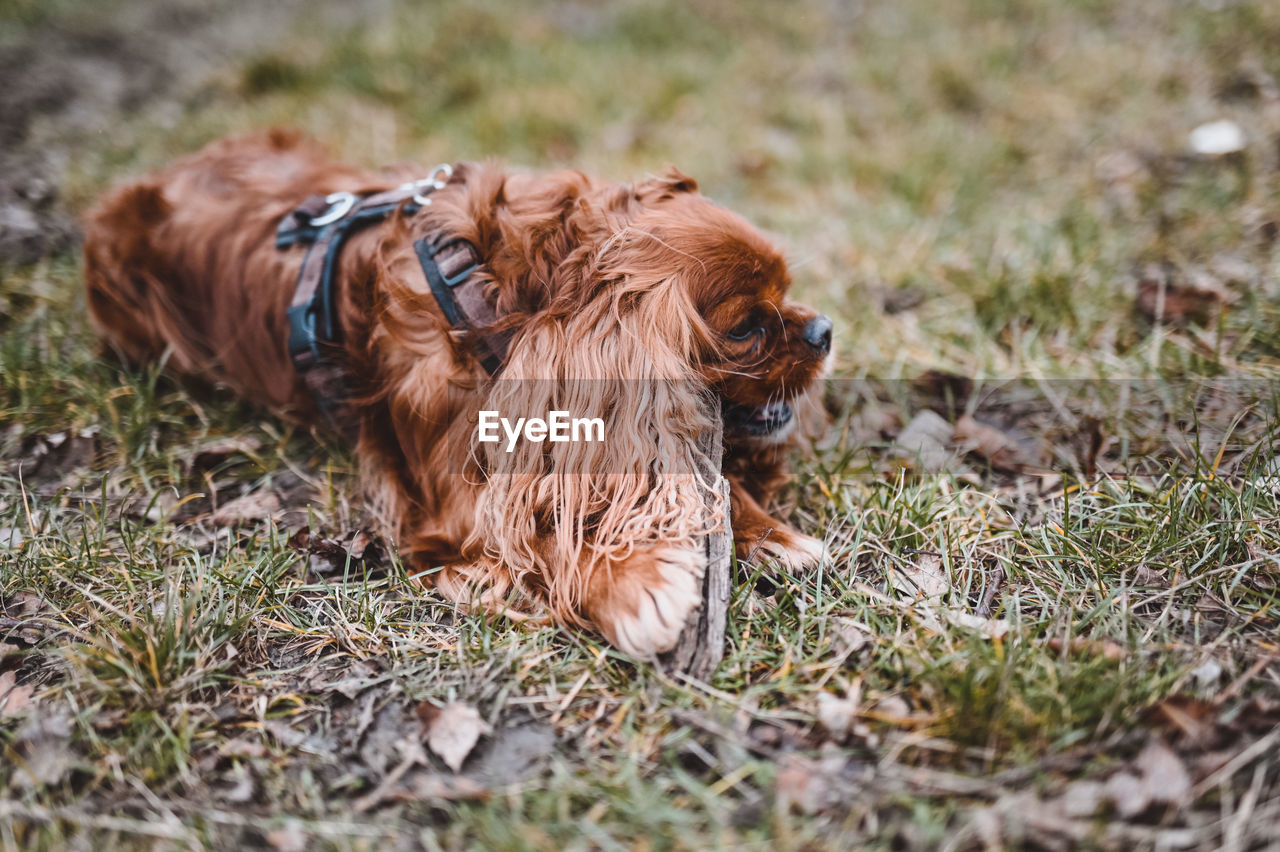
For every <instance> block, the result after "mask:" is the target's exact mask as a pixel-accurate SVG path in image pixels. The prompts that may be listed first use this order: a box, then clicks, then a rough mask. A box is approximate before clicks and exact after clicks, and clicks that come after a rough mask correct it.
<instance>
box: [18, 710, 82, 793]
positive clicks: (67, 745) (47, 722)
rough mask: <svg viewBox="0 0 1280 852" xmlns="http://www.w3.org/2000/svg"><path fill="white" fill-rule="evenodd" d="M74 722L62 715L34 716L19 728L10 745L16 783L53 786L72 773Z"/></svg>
mask: <svg viewBox="0 0 1280 852" xmlns="http://www.w3.org/2000/svg"><path fill="white" fill-rule="evenodd" d="M70 741H71V721H70V720H69V719H68V718H67V717H66V716H65V715H63V714H61V713H34V714H31V715H30V716H28V717H27V721H26V722H25V723H24V724H23V725H22V727H21V728H19V729H18V733H17V736H15V737H14V739H13V743H12V745H11V750H12V753H13V754H14V755H15V756H16V758H17V759H16V760H15V761H14V773H13V783H15V784H17V785H18V786H20V787H25V788H32V787H52V786H54V785H55V784H57V783H59V782H60V781H61V780H62V779H63V777H64V776H66V774H67V772H69V771H70V770H71V765H72V759H73V757H74V754H73V753H72V751H71V742H70Z"/></svg>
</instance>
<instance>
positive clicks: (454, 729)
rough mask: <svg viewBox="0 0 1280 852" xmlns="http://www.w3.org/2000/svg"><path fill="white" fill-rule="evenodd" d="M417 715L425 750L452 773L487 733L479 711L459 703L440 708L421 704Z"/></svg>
mask: <svg viewBox="0 0 1280 852" xmlns="http://www.w3.org/2000/svg"><path fill="white" fill-rule="evenodd" d="M417 712H418V718H419V719H420V720H422V725H423V728H425V730H426V739H427V747H428V748H430V749H431V750H432V751H433V752H435V753H436V754H437V755H439V757H440V759H441V760H443V761H444V762H445V764H446V765H447V766H448V767H449V768H450V769H452V770H453V771H454V772H457V771H458V770H459V769H461V768H462V764H463V762H464V761H466V759H467V755H469V754H471V750H472V749H474V748H475V747H476V743H478V742H479V741H480V737H482V736H484V735H485V734H487V733H489V731H490V728H489V725H488V723H486V722H485V721H484V719H482V718H480V713H479V711H477V710H476V708H474V707H472V706H471V705H470V704H465V703H463V702H461V701H453V702H450V703H448V704H446V705H444V706H443V707H437V706H436V705H435V704H432V703H431V702H430V701H423V702H422V703H421V704H419V705H418V708H417Z"/></svg>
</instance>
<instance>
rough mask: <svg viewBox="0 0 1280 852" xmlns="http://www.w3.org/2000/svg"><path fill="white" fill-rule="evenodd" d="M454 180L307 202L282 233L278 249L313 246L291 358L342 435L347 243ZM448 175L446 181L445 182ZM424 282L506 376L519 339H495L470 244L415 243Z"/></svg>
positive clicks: (440, 169)
mask: <svg viewBox="0 0 1280 852" xmlns="http://www.w3.org/2000/svg"><path fill="white" fill-rule="evenodd" d="M451 174H452V169H450V168H449V167H448V166H437V167H436V169H435V170H433V171H432V174H431V176H430V177H428V178H425V179H424V180H420V181H414V182H413V183H407V184H405V185H403V186H400V187H397V188H396V189H391V190H387V191H385V192H378V193H374V194H373V195H369V196H365V197H363V198H360V197H357V196H355V195H353V194H352V193H348V192H336V193H332V194H330V195H327V196H325V195H312V196H308V197H307V198H306V199H305V200H304V201H303V202H302V204H300V205H298V207H297V208H295V209H294V210H293V211H291V212H290V213H289V214H288V215H287V216H285V217H284V219H282V220H281V222H280V225H279V226H278V227H277V229H276V248H278V249H286V248H289V247H291V246H294V245H297V244H299V243H309V244H310V246H309V248H308V249H307V254H306V256H305V257H304V258H303V261H302V267H301V269H300V270H299V271H298V284H297V287H296V289H295V290H294V294H293V301H292V302H291V304H290V306H289V312H288V316H289V356H290V358H291V360H292V361H293V365H294V368H295V369H296V370H297V371H298V374H299V375H300V376H301V377H302V378H303V381H304V382H305V383H306V385H307V387H308V388H309V389H310V391H311V393H312V396H313V397H314V398H315V400H316V403H317V405H318V406H319V407H320V409H321V411H322V412H323V413H324V414H325V416H326V418H328V419H329V421H330V423H331V424H332V425H334V426H335V427H337V428H338V429H339V431H348V428H349V427H350V426H351V425H353V424H351V423H349V422H343V421H345V420H349V415H350V413H351V412H345V411H343V410H342V408H343V406H342V403H343V402H344V398H345V395H344V389H343V370H342V367H341V365H340V364H339V363H337V361H336V360H335V359H334V358H333V357H332V356H333V355H334V354H336V353H337V351H338V345H339V344H340V343H341V335H342V329H341V328H340V326H339V322H338V317H337V302H336V299H335V297H334V277H335V272H336V270H337V265H338V257H339V254H340V253H341V251H342V246H343V244H344V243H345V242H346V241H347V238H348V237H349V236H350V235H351V234H352V233H353V232H354V231H356V230H358V229H359V228H361V227H363V226H365V225H367V224H370V223H372V222H375V221H381V220H382V219H385V218H386V217H388V216H390V215H392V214H394V213H395V212H396V211H397V210H399V211H402V212H403V213H404V214H405V215H410V216H411V215H413V214H414V213H417V212H418V211H419V210H421V209H422V208H423V207H424V206H426V205H428V204H430V203H431V199H430V198H429V197H427V196H428V195H429V194H430V193H431V192H433V191H434V190H437V189H441V188H443V187H444V186H445V184H446V181H447V178H448V176H449V175H451ZM442 176H443V177H442ZM414 250H415V251H416V253H417V255H418V260H419V262H420V263H421V264H422V271H423V275H424V276H425V277H426V279H427V283H428V284H429V285H430V286H431V292H432V294H433V295H434V296H435V298H436V301H437V302H439V304H440V309H441V311H443V312H444V315H445V317H446V318H447V319H448V320H449V323H450V324H451V325H453V326H454V327H455V328H458V329H461V330H465V331H467V332H468V334H469V337H470V338H471V340H472V341H473V342H474V344H475V348H476V350H477V351H476V355H477V357H478V358H479V359H480V363H481V364H482V365H483V366H484V368H485V370H486V371H487V372H488V373H489V375H491V376H492V375H496V374H497V372H498V371H499V370H501V369H502V362H503V360H504V359H505V357H506V354H507V348H508V346H509V345H510V342H511V337H512V334H513V332H512V331H510V330H504V331H500V332H490V331H489V330H488V329H489V327H490V326H492V325H494V324H495V323H496V322H498V320H500V319H501V317H500V316H499V315H498V312H497V311H496V310H495V309H494V308H493V306H492V305H490V304H489V302H488V300H487V299H486V298H485V293H484V289H485V288H484V285H483V284H482V282H481V281H480V280H478V279H477V278H476V277H474V276H473V275H472V273H473V272H475V271H476V270H477V269H479V268H480V266H481V261H480V256H479V253H478V252H477V251H476V249H475V247H474V246H473V245H471V243H469V242H467V241H466V240H463V239H461V238H458V237H450V236H448V235H446V234H444V233H443V232H440V231H437V232H434V233H432V234H430V235H428V236H427V237H424V238H422V239H420V240H418V241H417V242H416V243H414Z"/></svg>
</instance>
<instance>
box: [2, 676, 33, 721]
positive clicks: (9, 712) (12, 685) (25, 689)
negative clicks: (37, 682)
mask: <svg viewBox="0 0 1280 852" xmlns="http://www.w3.org/2000/svg"><path fill="white" fill-rule="evenodd" d="M17 678H18V673H17V672H13V671H8V672H0V719H4V718H9V717H13V716H21V715H22V714H24V713H26V712H27V711H29V710H30V709H31V708H32V707H33V706H34V705H33V704H32V702H31V695H32V694H33V693H34V692H35V687H33V686H31V685H30V684H21V683H17V682H16V681H17Z"/></svg>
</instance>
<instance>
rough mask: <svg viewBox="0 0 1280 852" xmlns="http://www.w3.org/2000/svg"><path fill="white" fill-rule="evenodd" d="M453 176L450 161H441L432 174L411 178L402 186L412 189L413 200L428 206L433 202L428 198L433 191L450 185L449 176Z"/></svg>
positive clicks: (421, 205) (422, 205)
mask: <svg viewBox="0 0 1280 852" xmlns="http://www.w3.org/2000/svg"><path fill="white" fill-rule="evenodd" d="M451 177H453V166H451V165H449V164H448V163H441V164H440V165H438V166H436V167H435V168H434V169H432V170H431V174H429V175H427V176H426V177H424V178H421V179H420V180H411V181H409V182H408V183H406V184H402V185H401V186H400V188H401V189H403V190H409V189H412V190H413V191H414V192H413V201H414V203H415V204H417V205H418V206H419V207H427V206H429V205H430V204H431V199H430V198H428V197H427V196H429V195H430V194H431V193H433V192H435V191H436V190H438V189H444V188H445V187H446V186H448V185H449V178H451Z"/></svg>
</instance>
